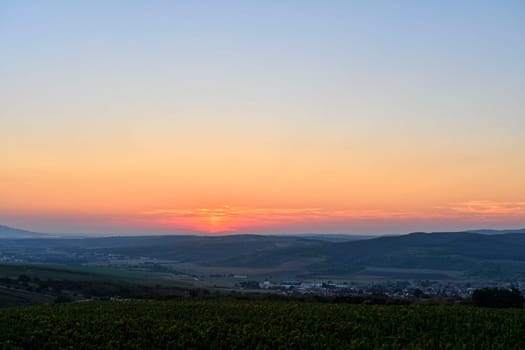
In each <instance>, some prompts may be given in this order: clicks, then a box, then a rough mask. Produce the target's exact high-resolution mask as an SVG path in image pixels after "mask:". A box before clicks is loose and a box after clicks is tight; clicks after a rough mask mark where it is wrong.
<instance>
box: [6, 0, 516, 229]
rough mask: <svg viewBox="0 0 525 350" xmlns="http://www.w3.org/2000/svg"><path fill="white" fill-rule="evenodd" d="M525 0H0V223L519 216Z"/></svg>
mask: <svg viewBox="0 0 525 350" xmlns="http://www.w3.org/2000/svg"><path fill="white" fill-rule="evenodd" d="M524 95H525V3H524V2H523V1H521V0H518V1H442V0H440V1H286V0H276V1H186V2H183V1H140V2H139V1H18V0H7V1H2V2H0V224H7V225H11V226H17V227H21V228H25V229H32V230H37V231H44V232H82V233H87V232H93V233H169V232H173V233H176V232H193V233H227V232H243V233H244V232H252V233H300V232H326V233H333V232H337V233H373V234H384V233H400V232H409V231H416V230H423V231H433V230H434V231H435V230H455V229H469V228H482V227H483V228H517V227H525V96H524Z"/></svg>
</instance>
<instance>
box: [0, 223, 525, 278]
mask: <svg viewBox="0 0 525 350" xmlns="http://www.w3.org/2000/svg"><path fill="white" fill-rule="evenodd" d="M11 230H12V229H11ZM21 232H22V233H23V232H25V231H21ZM6 236H7V237H8V238H10V239H7V238H6ZM20 236H23V234H21V235H11V236H9V235H4V236H3V237H4V239H1V240H0V251H1V254H0V255H1V256H0V258H1V259H3V260H4V261H5V260H6V259H18V261H22V262H32V263H34V262H37V263H59V264H84V265H86V264H87V265H90V264H95V265H99V266H100V265H101V266H118V267H120V268H122V267H124V268H125V267H126V266H128V267H130V266H131V267H133V268H137V269H144V270H147V269H152V271H166V272H169V271H177V272H180V271H184V273H188V274H193V275H200V276H205V275H213V274H243V275H247V276H249V277H253V278H262V276H268V275H272V276H276V275H278V276H283V277H290V278H335V279H337V278H339V279H357V278H368V279H427V278H428V279H456V280H458V279H459V280H460V279H494V280H497V279H525V234H523V233H521V231H520V230H516V231H514V230H513V231H512V232H510V233H508V232H503V233H501V234H484V233H477V232H468V231H467V232H437V233H412V234H407V235H399V236H384V237H377V238H370V239H360V240H344V239H342V240H340V239H337V240H333V239H327V240H326V239H322V237H321V238H320V237H318V235H316V236H309V237H301V236H285V235H283V236H264V235H228V236H190V235H187V236H137V237H98V238H82V239H80V238H76V239H73V238H69V239H68V238H55V239H49V238H46V239H43V238H33V237H31V236H30V237H26V239H14V237H16V238H19V237H20ZM38 237H40V236H38Z"/></svg>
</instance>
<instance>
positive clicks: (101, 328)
mask: <svg viewBox="0 0 525 350" xmlns="http://www.w3.org/2000/svg"><path fill="white" fill-rule="evenodd" d="M524 328H525V311H524V310H523V309H483V308H473V307H467V306H447V307H444V306H393V305H390V306H377V305H376V306H373V305H372V306H371V305H348V304H332V303H304V302H302V303H301V302H291V301H288V302H285V301H270V300H264V301H253V300H234V299H208V300H206V299H202V300H200V299H180V300H175V301H163V302H159V301H135V302H133V301H112V302H111V301H102V302H100V301H98V302H83V303H72V304H63V305H52V306H31V307H20V308H11V309H3V310H0V346H3V347H4V348H8V349H9V348H17V347H22V348H32V349H37V348H38V349H56V348H75V349H117V348H134V349H136V348H140V349H155V348H163V349H188V348H194V349H248V348H250V349H285V348H286V349H290V348H294V349H321V348H323V349H325V348H331V349H348V348H358V349H379V348H404V349H457V348H461V349H522V348H525V337H524V336H523V329H524Z"/></svg>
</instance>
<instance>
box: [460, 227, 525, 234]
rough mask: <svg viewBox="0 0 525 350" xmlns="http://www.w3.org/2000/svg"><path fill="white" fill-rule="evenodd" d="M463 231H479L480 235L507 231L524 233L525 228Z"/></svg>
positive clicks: (505, 232)
mask: <svg viewBox="0 0 525 350" xmlns="http://www.w3.org/2000/svg"><path fill="white" fill-rule="evenodd" d="M465 232H471V233H479V234H482V235H502V234H507V233H525V228H521V229H514V230H489V229H481V230H468V231H465Z"/></svg>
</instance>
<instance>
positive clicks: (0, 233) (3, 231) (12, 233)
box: [0, 225, 53, 239]
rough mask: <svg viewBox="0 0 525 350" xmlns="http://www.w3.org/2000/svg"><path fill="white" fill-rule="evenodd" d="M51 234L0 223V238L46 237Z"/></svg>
mask: <svg viewBox="0 0 525 350" xmlns="http://www.w3.org/2000/svg"><path fill="white" fill-rule="evenodd" d="M46 237H53V235H49V234H45V233H38V232H33V231H26V230H21V229H17V228H13V227H9V226H5V225H0V238H5V239H22V238H46Z"/></svg>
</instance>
